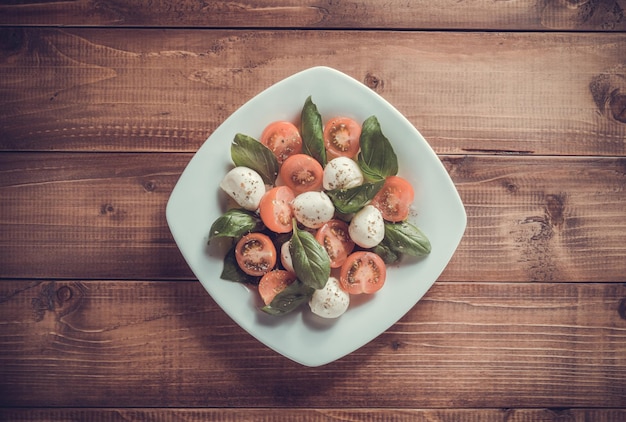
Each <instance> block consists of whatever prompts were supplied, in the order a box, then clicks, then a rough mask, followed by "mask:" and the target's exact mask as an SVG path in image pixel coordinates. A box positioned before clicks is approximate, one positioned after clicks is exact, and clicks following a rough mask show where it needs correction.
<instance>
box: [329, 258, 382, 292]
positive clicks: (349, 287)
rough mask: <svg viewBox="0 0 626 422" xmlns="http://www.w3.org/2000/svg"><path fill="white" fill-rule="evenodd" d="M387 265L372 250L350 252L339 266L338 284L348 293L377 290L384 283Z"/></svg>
mask: <svg viewBox="0 0 626 422" xmlns="http://www.w3.org/2000/svg"><path fill="white" fill-rule="evenodd" d="M386 277H387V267H386V266H385V263H384V262H383V260H382V258H381V257H380V256H378V255H376V254H375V253H374V252H368V251H358V252H354V253H352V254H351V255H350V256H348V259H346V262H344V263H343V265H342V266H341V273H340V276H339V284H340V286H341V288H342V289H343V290H344V291H346V292H348V293H350V294H360V293H367V294H371V293H374V292H377V291H378V290H380V289H381V288H382V287H383V284H385V278H386Z"/></svg>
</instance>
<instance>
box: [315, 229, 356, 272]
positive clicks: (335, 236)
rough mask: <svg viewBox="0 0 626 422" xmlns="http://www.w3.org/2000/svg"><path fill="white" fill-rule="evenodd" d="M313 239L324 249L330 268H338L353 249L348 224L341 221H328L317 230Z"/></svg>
mask: <svg viewBox="0 0 626 422" xmlns="http://www.w3.org/2000/svg"><path fill="white" fill-rule="evenodd" d="M315 239H316V240H317V241H318V242H319V244H320V245H322V246H323V247H324V249H326V253H328V257H329V258H330V267H331V268H339V267H341V265H342V264H343V263H344V262H345V261H346V258H348V255H350V253H352V250H353V249H354V242H353V241H352V239H350V235H349V234H348V224H347V223H345V222H344V221H341V220H330V221H328V222H327V223H324V225H323V226H322V227H320V228H319V229H317V232H316V233H315Z"/></svg>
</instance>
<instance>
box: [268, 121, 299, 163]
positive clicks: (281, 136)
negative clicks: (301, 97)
mask: <svg viewBox="0 0 626 422" xmlns="http://www.w3.org/2000/svg"><path fill="white" fill-rule="evenodd" d="M261 143H262V144H263V145H265V146H266V147H268V148H269V149H270V150H271V151H272V152H273V153H274V155H275V156H276V159H277V160H278V163H279V164H282V163H283V162H284V161H285V160H286V159H287V158H288V157H290V156H292V155H294V154H300V153H301V152H302V137H301V136H300V132H299V131H298V128H297V127H296V126H295V125H294V124H293V123H290V122H285V121H278V122H273V123H270V124H269V125H267V127H266V128H265V129H264V130H263V133H262V134H261Z"/></svg>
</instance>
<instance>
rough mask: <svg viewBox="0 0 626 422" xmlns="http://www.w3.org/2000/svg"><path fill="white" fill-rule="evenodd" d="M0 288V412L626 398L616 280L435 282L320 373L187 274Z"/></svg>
mask: <svg viewBox="0 0 626 422" xmlns="http://www.w3.org/2000/svg"><path fill="white" fill-rule="evenodd" d="M0 289H1V290H0V321H2V332H1V334H0V391H2V394H0V405H1V406H11V407H27V406H38V407H95V408H100V407H105V408H108V407H113V408H117V407H128V406H130V407H153V406H155V405H158V406H159V407H195V406H201V407H205V408H207V407H229V408H246V407H250V408H265V407H275V408H300V409H309V408H328V409H338V408H346V407H348V408H352V409H358V408H361V407H366V408H403V409H404V408H405V409H425V408H431V409H433V408H449V409H457V408H497V409H502V408H521V407H538V408H544V407H560V408H570V407H605V408H624V407H626V349H625V345H626V315H625V313H624V312H625V311H624V309H625V306H626V305H624V303H625V302H626V286H624V285H623V284H601V283H594V284H573V283H566V284H555V283H552V284H549V283H523V284H506V283H435V285H434V286H433V288H431V290H430V291H429V292H428V293H427V295H426V296H425V297H424V298H423V300H422V301H420V302H419V303H418V304H417V305H416V306H415V307H414V308H413V309H412V310H411V311H409V312H408V314H407V315H406V316H405V317H403V318H402V319H401V320H400V321H399V322H398V323H396V324H395V325H394V326H393V327H392V328H390V329H389V330H388V331H387V332H385V333H384V334H382V335H381V336H379V337H378V338H376V339H375V340H373V341H372V342H371V343H369V344H368V345H366V346H364V347H363V348H361V349H359V350H358V351H356V352H354V353H352V354H350V355H348V356H346V357H344V358H342V359H340V360H339V361H336V362H333V363H331V364H328V365H326V366H323V367H320V368H306V367H302V366H300V365H298V364H296V363H293V362H291V361H289V360H287V359H286V358H283V357H282V356H280V355H277V354H276V353H274V352H273V351H271V350H269V349H267V348H266V347H265V346H263V345H261V344H260V343H258V342H257V341H256V340H255V339H253V338H252V337H251V336H250V335H249V334H247V333H246V332H244V331H243V330H242V329H241V328H239V327H238V326H236V325H235V324H234V323H233V322H232V321H231V320H230V319H229V318H228V317H227V316H226V314H225V313H224V312H223V311H222V310H221V309H219V308H218V307H217V305H216V304H215V303H214V302H213V301H212V299H211V298H210V297H209V296H208V295H207V294H206V293H205V292H204V290H203V288H202V286H201V285H200V283H198V282H193V281H188V282H183V281H180V282H132V281H126V280H124V281H119V282H115V281H74V282H67V281H45V282H37V281H29V280H16V281H11V280H4V281H1V282H0ZM251 294H252V293H251ZM250 311H251V312H254V309H250Z"/></svg>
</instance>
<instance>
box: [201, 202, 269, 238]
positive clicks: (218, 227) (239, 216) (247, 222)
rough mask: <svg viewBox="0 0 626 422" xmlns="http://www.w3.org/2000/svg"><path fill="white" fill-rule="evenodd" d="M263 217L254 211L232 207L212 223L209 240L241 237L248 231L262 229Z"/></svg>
mask: <svg viewBox="0 0 626 422" xmlns="http://www.w3.org/2000/svg"><path fill="white" fill-rule="evenodd" d="M262 228H263V223H262V221H261V219H260V218H259V217H258V216H257V215H256V214H255V213H253V212H250V211H246V210H243V209H239V208H232V209H230V210H228V211H226V212H225V213H224V214H222V215H221V216H219V217H218V218H217V220H215V221H214V222H213V224H212V225H211V230H210V231H209V242H211V240H213V239H215V238H218V237H232V238H239V237H241V236H243V235H244V234H246V233H249V232H253V231H260V230H261V229H262Z"/></svg>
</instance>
